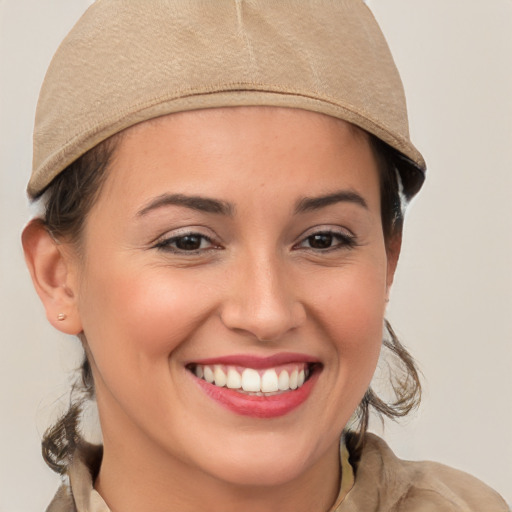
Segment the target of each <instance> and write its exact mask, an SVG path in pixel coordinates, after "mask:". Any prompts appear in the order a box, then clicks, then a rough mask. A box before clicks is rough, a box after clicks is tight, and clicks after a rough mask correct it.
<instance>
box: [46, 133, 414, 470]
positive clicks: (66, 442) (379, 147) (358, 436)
mask: <svg viewBox="0 0 512 512" xmlns="http://www.w3.org/2000/svg"><path fill="white" fill-rule="evenodd" d="M119 137H120V135H119V134H118V135H115V136H114V137H112V138H110V139H108V140H106V141H104V142H103V143H101V144H99V145H98V146H96V147H95V148H93V149H91V150H90V151H88V152H87V153H85V154H84V155H83V156H81V157H80V158H79V159H78V160H76V161H75V162H74V163H72V164H71V165H70V166H68V167H67V168H66V169H65V170H64V171H63V172H61V173H60V174H59V175H58V176H57V177H56V178H55V179H54V180H53V181H52V182H51V183H50V185H49V186H48V187H47V189H46V190H45V191H44V193H43V194H42V195H43V196H44V199H43V200H44V213H43V222H44V224H45V226H46V229H47V230H48V231H49V232H50V233H51V235H52V236H53V237H54V238H55V239H59V238H67V239H68V240H70V241H71V242H73V243H75V244H77V245H78V246H79V245H80V241H81V234H82V231H83V226H84V220H85V219H86V218H87V215H88V213H89V211H90V210H91V208H92V206H93V205H94V203H95V201H96V200H97V198H98V196H99V193H100V191H101V188H102V185H103V182H104V181H105V178H106V176H107V170H108V166H109V163H110V162H111V160H112V158H113V155H114V152H115V148H116V144H117V142H118V138H119ZM370 145H371V147H372V150H373V151H374V154H375V158H376V161H377V164H378V167H379V171H380V188H381V216H382V229H383V233H384V238H385V240H386V242H389V241H390V240H391V239H392V238H393V237H394V236H401V232H402V226H403V204H402V199H401V194H400V186H401V180H400V174H399V166H400V162H401V161H403V157H402V156H401V155H399V154H398V153H397V152H396V151H395V150H393V149H392V148H390V147H389V146H388V145H387V144H385V143H384V142H382V141H380V140H379V139H377V138H376V137H374V136H373V135H370ZM386 327H387V329H388V332H389V338H387V337H386V338H385V339H384V340H383V347H384V348H385V349H387V350H388V351H389V352H390V354H391V355H392V356H393V358H394V361H395V364H394V368H393V371H392V372H391V376H390V381H391V387H392V393H393V395H394V396H393V398H392V399H391V400H389V401H385V400H383V399H381V398H379V396H378V395H377V394H376V393H375V392H374V391H373V389H372V388H371V387H370V388H369V389H368V390H367V392H366V394H365V395H364V397H363V400H362V401H361V403H360V405H359V407H358V409H357V410H356V414H355V416H356V418H357V420H358V421H357V423H358V425H357V427H356V429H355V432H354V433H353V434H352V436H351V439H352V441H351V444H354V445H355V446H356V447H357V448H360V447H361V446H362V443H363V441H364V434H365V432H366V430H367V428H368V422H369V417H370V410H371V409H373V410H374V411H376V412H377V413H378V414H379V415H380V416H387V417H388V418H392V419H397V418H399V417H402V416H405V415H406V414H408V413H409V412H410V411H411V409H413V408H414V407H416V406H417V405H418V404H419V401H420V397H421V385H420V381H419V376H418V371H417V369H416V366H415V363H414V360H413V358H412V357H411V355H410V354H409V353H408V352H407V350H406V349H405V348H404V346H403V345H402V344H401V343H400V342H399V340H398V338H397V336H396V334H395V333H394V331H393V329H392V328H391V326H390V325H389V323H388V322H387V321H386ZM79 338H80V340H81V342H82V344H85V342H86V339H85V336H84V334H83V333H82V334H81V335H79ZM93 398H94V381H93V378H92V372H91V366H90V364H89V361H88V359H87V356H86V355H85V354H84V359H83V363H82V366H81V368H80V376H79V378H78V379H77V382H76V383H75V384H74V385H73V386H72V392H71V396H70V405H69V408H68V411H67V412H66V413H65V414H64V415H63V416H62V417H61V418H60V419H59V420H58V421H57V422H56V423H55V425H53V426H52V427H50V428H49V429H48V430H47V431H46V432H45V434H44V437H43V441H42V452H43V458H44V460H45V462H46V463H47V464H48V466H49V467H50V468H51V469H52V470H54V471H56V472H57V473H60V474H63V473H65V472H66V469H67V466H68V464H69V462H70V460H71V458H72V456H73V453H74V451H75V449H76V447H77V445H78V444H80V442H82V438H81V434H80V416H81V412H82V408H83V405H84V403H85V401H86V400H88V399H93ZM354 439H355V443H354V442H353V440H354Z"/></svg>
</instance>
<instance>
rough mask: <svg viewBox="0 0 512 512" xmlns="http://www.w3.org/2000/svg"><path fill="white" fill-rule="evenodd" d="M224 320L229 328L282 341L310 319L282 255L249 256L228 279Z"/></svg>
mask: <svg viewBox="0 0 512 512" xmlns="http://www.w3.org/2000/svg"><path fill="white" fill-rule="evenodd" d="M226 285H227V287H226V290H227V292H226V299H225V300H224V302H223V305H222V308H221V320H222V322H223V324H224V325H225V326H226V327H227V328H228V329H232V330H235V331H238V332H241V333H243V334H245V335H248V336H252V337H255V338H256V339H258V340H260V341H278V340H279V339H280V338H282V337H283V336H284V335H285V334H287V333H289V332H290V331H292V330H294V329H297V328H298V327H300V326H301V325H302V324H303V323H304V321H305V319H306V311H305V308H304V305H303V303H302V302H301V301H300V300H299V298H298V297H297V296H296V293H294V289H295V286H294V282H293V277H292V276H291V275H289V273H287V271H286V268H285V265H284V264H282V263H280V262H279V261H278V258H277V257H276V258H269V257H268V256H265V255H261V257H260V258H246V259H244V261H243V263H242V264H241V265H240V266H239V268H237V269H232V272H231V274H230V277H229V278H228V283H226Z"/></svg>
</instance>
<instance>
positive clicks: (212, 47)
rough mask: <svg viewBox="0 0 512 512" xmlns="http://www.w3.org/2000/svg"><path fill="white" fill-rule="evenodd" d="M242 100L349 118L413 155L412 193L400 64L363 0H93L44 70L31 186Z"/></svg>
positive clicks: (417, 166)
mask: <svg viewBox="0 0 512 512" xmlns="http://www.w3.org/2000/svg"><path fill="white" fill-rule="evenodd" d="M239 105H270V106H281V107H295V108H301V109H306V110H311V111H315V112H320V113H324V114H328V115H331V116H334V117H337V118H341V119H344V120H346V121H349V122H351V123H353V124H355V125H357V126H359V127H361V128H363V129H364V130H366V131H368V132H370V133H372V134H374V135H376V136H377V137H378V138H380V139H381V140H383V141H384V142H386V143H387V144H389V145H390V146H392V147H393V148H395V149H396V150H398V151H399V152H400V153H401V154H402V155H403V156H404V157H405V158H403V159H402V163H401V165H400V173H401V175H402V181H403V182H404V184H405V185H404V187H405V192H406V195H407V196H408V197H410V196H412V195H414V194H415V193H416V192H417V191H418V190H419V188H420V187H421V184H422V182H423V178H424V175H423V174H424V170H425V162H424V160H423V158H422V156H421V154H420V153H419V152H418V151H417V150H416V148H415V147H414V146H413V144H412V143H411V141H410V139H409V128H408V121H407V109H406V103H405V96H404V91H403V87H402V83H401V80H400V76H399V74H398V71H397V69H396V66H395V64H394V61H393V58H392V56H391V53H390V51H389V48H388V45H387V44H386V41H385V39H384V36H383V35H382V33H381V31H380V29H379V27H378V25H377V23H376V21H375V19H374V18H373V15H372V14H371V12H370V11H369V9H368V8H367V7H366V5H365V4H364V3H363V2H362V0H97V1H96V2H95V3H94V4H93V5H92V6H91V7H90V8H89V9H88V10H87V11H86V12H85V14H84V15H83V16H82V18H81V19H80V20H79V21H78V22H77V24H76V25H75V27H74V28H73V29H72V30H71V32H70V33H69V34H68V36H67V37H66V38H65V39H64V41H63V42H62V44H61V45H60V47H59V49H58V50H57V52H56V54H55V56H54V58H53V60H52V62H51V64H50V67H49V69H48V72H47V74H46V77H45V80H44V83H43V86H42V89H41V94H40V97H39V103H38V107H37V113H36V121H35V128H34V158H33V173H32V177H31V179H30V182H29V185H28V193H29V194H30V195H31V196H32V197H36V196H38V195H39V194H40V193H41V192H42V191H43V190H44V189H45V187H46V186H47V185H48V184H49V183H50V182H51V181H52V179H53V178H54V177H55V176H56V175H58V174H59V173H60V172H61V171H62V170H64V169H65V168H66V167H67V166H68V165H69V164H71V163H72V162H73V161H74V160H76V159H77V158H78V157H80V156H81V155H83V154H84V153H85V152H87V151H88V150H89V149H91V148H93V147H94V146H96V145H97V144H98V143H100V142H101V141H103V140H105V139H107V138H108V137H110V136H111V135H113V134H115V133H118V132H120V131H121V130H123V129H125V128H127V127H129V126H132V125H134V124H136V123H139V122H141V121H145V120H147V119H151V118H154V117H158V116H162V115H165V114H169V113H172V112H179V111H185V110H195V109H202V108H214V107H225V106H239Z"/></svg>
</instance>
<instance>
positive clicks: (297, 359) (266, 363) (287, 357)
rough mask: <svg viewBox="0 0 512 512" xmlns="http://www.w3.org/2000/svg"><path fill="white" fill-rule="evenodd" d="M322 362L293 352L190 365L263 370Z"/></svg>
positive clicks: (205, 360)
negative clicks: (286, 365) (219, 365)
mask: <svg viewBox="0 0 512 512" xmlns="http://www.w3.org/2000/svg"><path fill="white" fill-rule="evenodd" d="M319 362H320V361H319V360H318V359H317V358H315V357H312V356H310V355H307V354H298V353H297V354H296V353H292V352H282V353H279V354H273V355H271V356H267V357H261V356H255V355H244V354H232V355H226V356H219V357H212V358H207V359H197V360H194V361H190V363H188V364H200V365H215V364H222V365H226V366H244V367H246V368H254V369H255V370H259V369H263V368H272V367H274V366H280V365H284V364H290V363H319Z"/></svg>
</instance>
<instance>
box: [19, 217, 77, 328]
mask: <svg viewBox="0 0 512 512" xmlns="http://www.w3.org/2000/svg"><path fill="white" fill-rule="evenodd" d="M21 239H22V243H23V250H24V252H25V261H26V263H27V266H28V269H29V271H30V275H31V277H32V282H33V283H34V287H35V289H36V292H37V294H38V295H39V298H40V299H41V302H42V303H43V306H44V308H45V310H46V318H47V319H48V321H49V322H50V323H51V324H52V325H53V326H54V327H55V328H56V329H58V330H59V331H61V332H64V333H66V334H78V333H80V332H82V324H81V321H80V316H79V314H78V308H77V301H76V299H77V292H78V289H77V283H78V279H77V261H76V257H75V258H73V257H72V251H71V248H70V247H69V244H60V243H59V242H57V241H56V240H54V239H53V237H52V236H51V235H50V233H49V232H48V230H47V229H46V227H45V225H44V224H43V222H42V221H41V220H40V219H33V220H32V221H31V222H29V224H28V225H27V226H26V227H25V229H24V230H23V234H22V237H21Z"/></svg>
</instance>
